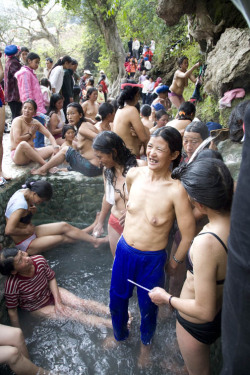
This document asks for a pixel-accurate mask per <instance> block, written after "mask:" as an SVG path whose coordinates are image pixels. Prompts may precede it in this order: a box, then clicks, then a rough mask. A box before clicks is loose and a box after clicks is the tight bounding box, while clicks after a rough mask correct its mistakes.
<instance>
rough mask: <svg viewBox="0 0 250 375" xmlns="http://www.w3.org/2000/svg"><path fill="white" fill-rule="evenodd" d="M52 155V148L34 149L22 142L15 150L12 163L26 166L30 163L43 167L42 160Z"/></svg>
mask: <svg viewBox="0 0 250 375" xmlns="http://www.w3.org/2000/svg"><path fill="white" fill-rule="evenodd" d="M52 154H53V147H52V146H47V147H43V148H39V149H35V148H33V147H32V146H31V145H30V144H29V143H28V142H25V141H22V142H20V143H19V145H18V146H17V148H16V150H15V154H14V156H13V161H14V163H15V164H16V165H26V164H29V163H30V162H32V161H33V162H36V163H39V164H41V165H44V164H46V161H45V160H44V159H47V158H49V157H50V156H51V155H52Z"/></svg>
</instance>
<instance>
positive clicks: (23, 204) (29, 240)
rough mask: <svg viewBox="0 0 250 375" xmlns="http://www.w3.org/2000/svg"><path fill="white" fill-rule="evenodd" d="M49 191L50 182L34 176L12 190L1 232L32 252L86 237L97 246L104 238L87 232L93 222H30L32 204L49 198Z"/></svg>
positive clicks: (85, 239)
mask: <svg viewBox="0 0 250 375" xmlns="http://www.w3.org/2000/svg"><path fill="white" fill-rule="evenodd" d="M52 195H53V189H52V186H51V184H50V183H49V182H47V181H42V180H38V181H26V183H25V185H24V187H23V189H20V190H18V191H16V192H15V194H13V195H12V197H11V198H10V200H9V202H8V204H7V208H6V212H5V217H6V227H5V234H6V235H8V236H10V237H11V238H12V239H13V241H14V242H15V245H16V247H17V248H18V249H19V250H22V251H26V252H27V253H28V254H30V255H34V254H40V253H41V252H43V251H46V250H49V249H51V248H53V247H55V246H57V245H59V244H61V243H73V242H76V241H87V242H90V243H92V244H93V245H94V246H95V247H98V246H99V245H100V244H101V243H103V242H106V240H104V239H101V238H95V237H92V236H91V235H89V234H88V232H91V231H92V230H93V225H92V226H90V227H88V228H85V229H83V230H81V229H78V228H76V227H74V226H72V225H70V224H68V223H66V222H59V223H50V224H42V225H37V226H35V225H33V224H32V223H31V219H32V216H33V214H35V212H36V205H38V204H40V203H42V202H45V201H49V200H50V199H51V198H52ZM94 224H95V223H94Z"/></svg>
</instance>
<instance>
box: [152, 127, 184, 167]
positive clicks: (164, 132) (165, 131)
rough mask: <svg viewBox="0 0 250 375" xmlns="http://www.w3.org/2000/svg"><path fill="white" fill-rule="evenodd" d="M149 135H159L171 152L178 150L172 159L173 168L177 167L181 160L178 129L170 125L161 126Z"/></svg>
mask: <svg viewBox="0 0 250 375" xmlns="http://www.w3.org/2000/svg"><path fill="white" fill-rule="evenodd" d="M151 137H161V138H162V139H164V141H165V142H167V144H168V147H169V149H170V151H171V153H174V152H175V151H179V155H178V156H177V158H176V159H175V160H173V169H174V168H176V167H178V165H179V163H180V160H181V150H182V136H181V134H180V132H178V130H176V129H175V128H173V127H172V126H167V127H163V128H160V129H157V130H155V131H154V132H153V134H151Z"/></svg>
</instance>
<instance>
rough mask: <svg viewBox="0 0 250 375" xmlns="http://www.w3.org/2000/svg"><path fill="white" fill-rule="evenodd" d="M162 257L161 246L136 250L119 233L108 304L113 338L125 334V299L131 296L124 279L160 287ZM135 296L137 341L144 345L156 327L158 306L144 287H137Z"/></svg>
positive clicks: (132, 287) (118, 338) (126, 300)
mask: <svg viewBox="0 0 250 375" xmlns="http://www.w3.org/2000/svg"><path fill="white" fill-rule="evenodd" d="M166 259H167V253H166V251H165V249H164V250H159V251H141V250H137V249H135V248H133V247H131V246H129V245H128V244H127V242H126V241H125V239H124V237H123V236H121V237H120V239H119V241H118V244H117V248H116V254H115V260H114V264H113V270H112V278H111V285H110V305H109V307H110V312H111V317H112V324H113V330H114V336H115V339H116V340H117V341H121V340H125V339H126V338H127V337H128V335H129V331H128V328H127V322H128V302H129V298H130V297H132V295H133V289H134V285H133V284H131V283H130V282H128V279H130V280H132V281H134V282H136V283H138V284H141V285H142V286H144V287H146V288H148V289H153V288H154V287H156V286H160V287H164V281H165V273H164V266H165V263H166ZM137 297H138V302H139V307H140V312H141V327H140V330H141V341H142V343H143V344H144V345H148V344H150V343H151V339H152V337H153V335H154V332H155V329H156V319H157V312H158V307H157V306H156V305H155V304H154V303H153V302H152V301H151V299H150V298H149V296H148V292H147V291H146V290H144V289H141V288H139V287H138V288H137Z"/></svg>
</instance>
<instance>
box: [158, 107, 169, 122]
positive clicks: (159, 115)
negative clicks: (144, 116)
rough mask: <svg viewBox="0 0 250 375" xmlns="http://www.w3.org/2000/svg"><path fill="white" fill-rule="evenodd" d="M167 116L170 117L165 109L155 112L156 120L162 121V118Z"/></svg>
mask: <svg viewBox="0 0 250 375" xmlns="http://www.w3.org/2000/svg"><path fill="white" fill-rule="evenodd" d="M165 115H167V116H168V113H167V112H166V111H165V110H164V109H160V110H159V111H156V112H155V118H156V120H160V118H161V117H162V116H165Z"/></svg>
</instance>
